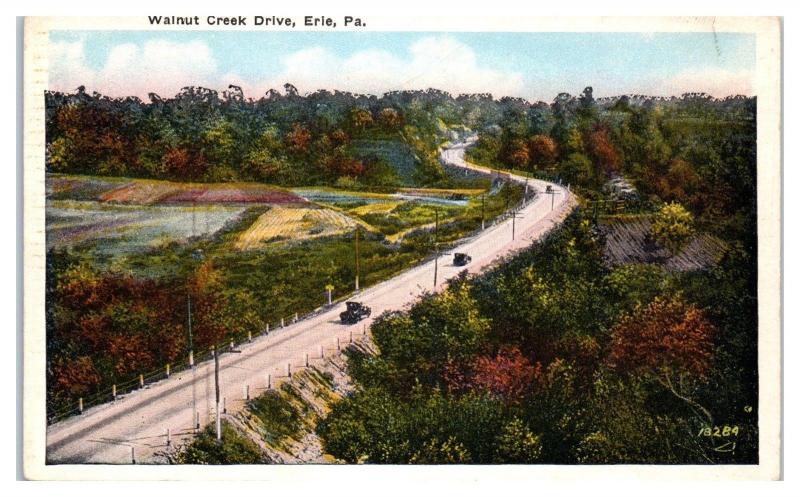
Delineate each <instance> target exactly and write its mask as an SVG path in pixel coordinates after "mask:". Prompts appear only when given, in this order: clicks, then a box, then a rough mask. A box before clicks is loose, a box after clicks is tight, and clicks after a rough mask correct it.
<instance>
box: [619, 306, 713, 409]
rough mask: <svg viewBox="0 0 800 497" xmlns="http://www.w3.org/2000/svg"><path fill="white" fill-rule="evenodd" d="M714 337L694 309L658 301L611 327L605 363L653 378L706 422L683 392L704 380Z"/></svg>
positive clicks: (694, 402)
mask: <svg viewBox="0 0 800 497" xmlns="http://www.w3.org/2000/svg"><path fill="white" fill-rule="evenodd" d="M714 333H715V328H714V326H713V325H712V324H711V322H710V321H709V319H708V317H707V316H706V314H705V313H704V312H703V311H702V310H700V309H698V308H697V307H696V306H694V305H692V304H689V303H687V302H685V301H684V300H683V299H682V298H680V297H658V298H656V299H655V300H653V301H652V302H651V303H650V304H648V305H647V306H644V307H642V306H639V307H637V308H636V309H635V310H634V311H633V312H631V313H629V314H626V315H624V316H623V317H622V318H621V319H620V320H619V321H618V322H617V323H616V324H615V325H614V327H613V328H612V330H611V353H610V356H609V359H608V361H609V364H610V365H612V366H613V367H614V368H616V369H617V370H619V371H622V372H624V373H628V374H633V375H646V376H648V377H650V378H653V379H654V380H656V381H657V382H658V383H660V384H661V385H662V386H663V387H664V388H665V389H666V390H667V391H669V392H670V393H672V394H673V395H675V396H676V397H677V398H679V399H681V400H683V401H685V402H687V403H688V404H689V405H690V406H692V408H694V409H696V410H697V411H698V412H700V413H702V414H703V416H704V417H706V418H707V419H709V421H710V420H711V415H710V413H709V412H708V411H707V410H706V409H705V408H704V407H702V406H701V405H700V404H698V403H697V402H696V401H695V400H693V399H692V398H690V397H689V395H690V392H689V390H690V388H691V385H690V384H691V381H692V380H697V379H702V378H703V377H705V375H706V373H707V372H708V370H709V368H710V367H711V361H712V358H713V352H714V343H713V338H714Z"/></svg>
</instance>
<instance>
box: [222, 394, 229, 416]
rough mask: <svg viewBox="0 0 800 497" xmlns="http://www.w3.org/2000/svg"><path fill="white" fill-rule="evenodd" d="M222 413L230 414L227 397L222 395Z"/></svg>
mask: <svg viewBox="0 0 800 497" xmlns="http://www.w3.org/2000/svg"><path fill="white" fill-rule="evenodd" d="M222 414H228V404H227V399H226V397H222Z"/></svg>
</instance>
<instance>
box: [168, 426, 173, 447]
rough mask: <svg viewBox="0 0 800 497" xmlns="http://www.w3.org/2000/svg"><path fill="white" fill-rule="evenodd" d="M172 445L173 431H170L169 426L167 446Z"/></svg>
mask: <svg viewBox="0 0 800 497" xmlns="http://www.w3.org/2000/svg"><path fill="white" fill-rule="evenodd" d="M170 445H172V436H171V433H170V432H169V428H167V447H169V446H170Z"/></svg>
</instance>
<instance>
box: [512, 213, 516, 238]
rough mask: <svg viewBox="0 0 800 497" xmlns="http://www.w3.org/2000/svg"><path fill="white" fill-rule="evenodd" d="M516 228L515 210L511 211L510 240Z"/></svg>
mask: <svg viewBox="0 0 800 497" xmlns="http://www.w3.org/2000/svg"><path fill="white" fill-rule="evenodd" d="M516 229H517V211H516V210H513V211H511V240H514V235H515V234H516Z"/></svg>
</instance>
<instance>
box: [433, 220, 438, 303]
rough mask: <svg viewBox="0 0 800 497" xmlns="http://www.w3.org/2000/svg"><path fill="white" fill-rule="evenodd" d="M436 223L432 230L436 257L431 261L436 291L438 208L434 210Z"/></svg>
mask: <svg viewBox="0 0 800 497" xmlns="http://www.w3.org/2000/svg"><path fill="white" fill-rule="evenodd" d="M434 213H435V215H436V218H435V219H436V221H435V222H434V228H433V247H434V249H435V251H436V256H435V258H434V259H433V290H434V291H436V283H437V281H438V277H439V208H438V207H437V208H436V210H434Z"/></svg>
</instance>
